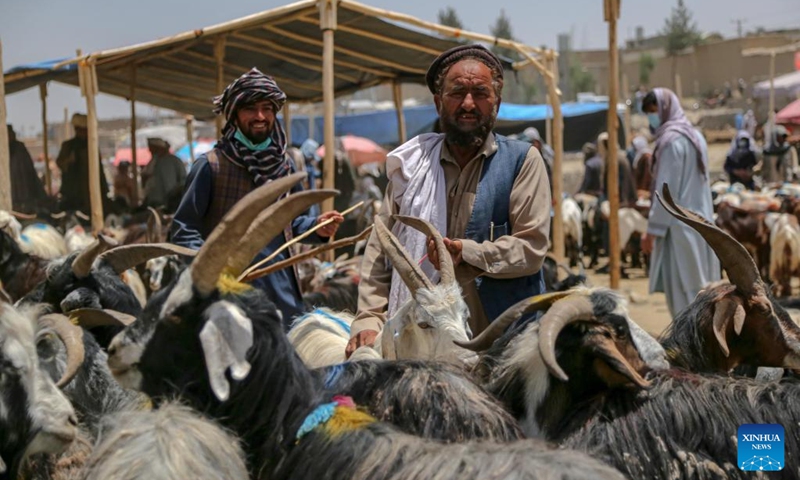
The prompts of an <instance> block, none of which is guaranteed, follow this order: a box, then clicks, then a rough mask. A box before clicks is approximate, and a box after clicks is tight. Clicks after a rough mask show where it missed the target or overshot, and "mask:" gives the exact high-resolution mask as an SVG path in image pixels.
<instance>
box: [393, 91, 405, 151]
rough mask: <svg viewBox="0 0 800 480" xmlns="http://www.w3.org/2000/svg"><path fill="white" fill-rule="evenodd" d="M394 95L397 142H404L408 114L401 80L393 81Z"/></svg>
mask: <svg viewBox="0 0 800 480" xmlns="http://www.w3.org/2000/svg"><path fill="white" fill-rule="evenodd" d="M392 96H393V97H394V108H395V111H396V112H397V143H398V144H403V143H405V141H406V116H405V114H404V113H403V86H402V85H401V84H400V81H399V80H395V81H394V82H392Z"/></svg>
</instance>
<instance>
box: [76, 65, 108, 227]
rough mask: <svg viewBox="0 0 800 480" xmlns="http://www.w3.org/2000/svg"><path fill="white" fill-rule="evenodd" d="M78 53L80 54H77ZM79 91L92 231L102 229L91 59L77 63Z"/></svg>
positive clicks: (101, 202)
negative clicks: (86, 144) (83, 115)
mask: <svg viewBox="0 0 800 480" xmlns="http://www.w3.org/2000/svg"><path fill="white" fill-rule="evenodd" d="M78 55H80V54H78ZM78 77H79V79H80V86H81V93H82V94H83V96H84V97H86V116H87V119H88V125H87V127H88V130H89V132H88V135H89V198H90V199H91V205H92V216H91V218H92V233H93V234H95V235H97V234H98V233H100V231H101V230H103V197H102V193H101V191H100V175H102V174H103V172H101V171H100V146H99V139H98V135H97V105H96V104H95V95H97V72H96V70H95V65H94V62H93V60H91V59H89V60H83V61H81V62H80V63H79V64H78Z"/></svg>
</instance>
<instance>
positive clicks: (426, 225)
mask: <svg viewBox="0 0 800 480" xmlns="http://www.w3.org/2000/svg"><path fill="white" fill-rule="evenodd" d="M392 217H393V218H394V219H395V220H400V221H401V222H403V223H405V224H406V225H408V226H409V227H412V228H414V229H416V230H419V231H420V232H422V233H424V234H425V235H426V236H427V237H433V241H434V242H435V243H436V253H438V254H439V275H440V276H441V283H442V284H444V285H449V284H451V283H455V281H456V270H455V266H453V257H452V256H451V255H450V252H449V251H448V250H447V247H446V246H445V245H444V239H443V238H442V234H441V233H440V232H439V230H437V229H436V227H434V226H433V224H431V223H430V222H428V221H427V220H423V219H421V218H416V217H409V216H406V215H393V216H392Z"/></svg>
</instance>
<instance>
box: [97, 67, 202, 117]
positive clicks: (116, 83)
mask: <svg viewBox="0 0 800 480" xmlns="http://www.w3.org/2000/svg"><path fill="white" fill-rule="evenodd" d="M103 83H104V84H108V85H110V86H112V87H114V88H115V89H116V90H117V91H119V92H125V91H129V90H130V84H129V83H128V82H126V81H123V80H120V79H118V78H111V77H109V76H108V75H106V76H105V77H103ZM136 91H137V92H138V93H144V94H147V95H152V96H154V97H160V98H163V99H165V100H172V101H174V102H181V103H191V104H193V105H196V106H198V107H202V108H206V109H209V108H211V107H210V103H209V102H205V101H201V100H198V99H196V98H191V97H184V96H182V95H175V94H172V93H166V92H162V91H160V90H154V89H152V88H146V87H142V86H137V87H136ZM115 95H117V96H120V97H122V96H126V94H125V93H117V94H115Z"/></svg>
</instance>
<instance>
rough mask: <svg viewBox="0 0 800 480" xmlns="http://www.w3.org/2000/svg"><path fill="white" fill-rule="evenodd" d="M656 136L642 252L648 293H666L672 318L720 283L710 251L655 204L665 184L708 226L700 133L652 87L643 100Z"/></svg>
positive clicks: (672, 98) (671, 97) (673, 101)
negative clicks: (647, 265) (647, 263)
mask: <svg viewBox="0 0 800 480" xmlns="http://www.w3.org/2000/svg"><path fill="white" fill-rule="evenodd" d="M642 108H644V111H645V112H646V113H647V118H648V122H649V123H650V127H651V129H652V131H653V132H654V135H655V143H656V145H655V149H654V150H653V162H654V164H653V169H654V174H653V175H654V177H655V181H654V182H653V190H654V192H653V194H652V198H653V201H652V205H651V207H650V215H649V216H648V220H647V233H646V234H645V235H644V236H643V237H642V241H641V246H642V251H643V252H644V253H651V252H652V255H651V259H650V292H651V293H652V292H664V293H665V295H666V297H667V307H669V311H670V314H671V315H672V317H673V318H674V317H675V315H677V314H678V313H679V312H680V311H682V310H683V309H684V308H686V307H687V306H688V305H689V304H690V303H691V302H692V301H693V300H694V298H695V296H697V293H698V292H699V291H700V290H701V289H702V288H703V287H705V286H706V285H708V284H709V283H711V282H715V281H717V280H719V279H720V264H719V260H718V259H717V256H716V255H715V254H714V251H713V250H712V249H711V247H710V246H709V245H708V243H706V241H705V240H703V237H701V236H700V234H699V233H697V232H696V231H695V230H694V229H693V228H692V227H690V226H688V225H686V224H684V223H683V222H681V221H680V220H678V219H676V218H675V217H673V216H672V215H670V214H669V212H667V211H666V209H664V207H663V206H662V205H661V203H660V202H659V201H658V200H656V199H655V194H654V193H655V192H658V193H659V194H660V193H661V191H662V188H663V186H664V185H668V186H669V190H670V193H671V194H672V198H674V199H675V202H676V203H677V204H678V205H681V206H682V207H685V208H687V209H689V210H692V211H693V212H695V213H697V214H698V215H700V216H702V217H703V218H705V219H706V220H708V221H709V222H713V221H714V218H713V215H714V207H713V204H712V201H711V185H710V184H709V178H708V177H709V175H708V148H707V146H706V141H705V139H704V138H703V136H702V135H701V134H700V132H699V131H698V130H697V129H695V128H694V126H693V125H692V124H691V123H690V122H689V120H688V119H687V118H686V115H685V114H684V113H683V109H682V108H681V105H680V101H679V100H678V96H677V95H675V93H673V92H672V91H671V90H668V89H666V88H656V89H654V90H653V91H651V92H649V93H648V94H647V95H646V96H645V98H644V101H643V107H642Z"/></svg>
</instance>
